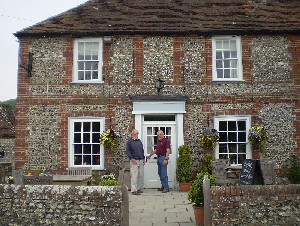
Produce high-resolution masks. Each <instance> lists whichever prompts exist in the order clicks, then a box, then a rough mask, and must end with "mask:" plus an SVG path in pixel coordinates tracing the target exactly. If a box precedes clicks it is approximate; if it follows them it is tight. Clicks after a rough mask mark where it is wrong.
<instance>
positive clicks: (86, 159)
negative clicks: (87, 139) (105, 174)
mask: <svg viewBox="0 0 300 226" xmlns="http://www.w3.org/2000/svg"><path fill="white" fill-rule="evenodd" d="M83 165H91V156H90V155H84V156H83Z"/></svg>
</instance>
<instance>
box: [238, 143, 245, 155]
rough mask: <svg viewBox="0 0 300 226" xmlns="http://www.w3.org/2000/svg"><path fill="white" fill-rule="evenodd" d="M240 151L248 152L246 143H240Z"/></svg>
mask: <svg viewBox="0 0 300 226" xmlns="http://www.w3.org/2000/svg"><path fill="white" fill-rule="evenodd" d="M238 153H246V143H243V144H238Z"/></svg>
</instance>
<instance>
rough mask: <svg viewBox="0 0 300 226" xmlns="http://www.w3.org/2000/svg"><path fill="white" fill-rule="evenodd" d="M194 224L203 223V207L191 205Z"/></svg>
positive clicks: (201, 224) (201, 225)
mask: <svg viewBox="0 0 300 226" xmlns="http://www.w3.org/2000/svg"><path fill="white" fill-rule="evenodd" d="M193 209H194V214H195V221H196V225H198V226H199V225H200V226H203V225H204V207H198V206H193Z"/></svg>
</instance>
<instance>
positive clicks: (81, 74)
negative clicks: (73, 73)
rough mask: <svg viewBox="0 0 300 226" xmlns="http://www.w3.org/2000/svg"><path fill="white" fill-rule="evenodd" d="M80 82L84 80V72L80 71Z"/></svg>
mask: <svg viewBox="0 0 300 226" xmlns="http://www.w3.org/2000/svg"><path fill="white" fill-rule="evenodd" d="M78 80H84V71H78Z"/></svg>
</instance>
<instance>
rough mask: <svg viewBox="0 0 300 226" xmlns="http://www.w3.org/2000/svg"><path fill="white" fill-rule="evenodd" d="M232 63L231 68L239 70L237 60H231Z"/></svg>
mask: <svg viewBox="0 0 300 226" xmlns="http://www.w3.org/2000/svg"><path fill="white" fill-rule="evenodd" d="M230 63H231V65H230V67H231V68H237V61H236V60H231V61H230Z"/></svg>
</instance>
